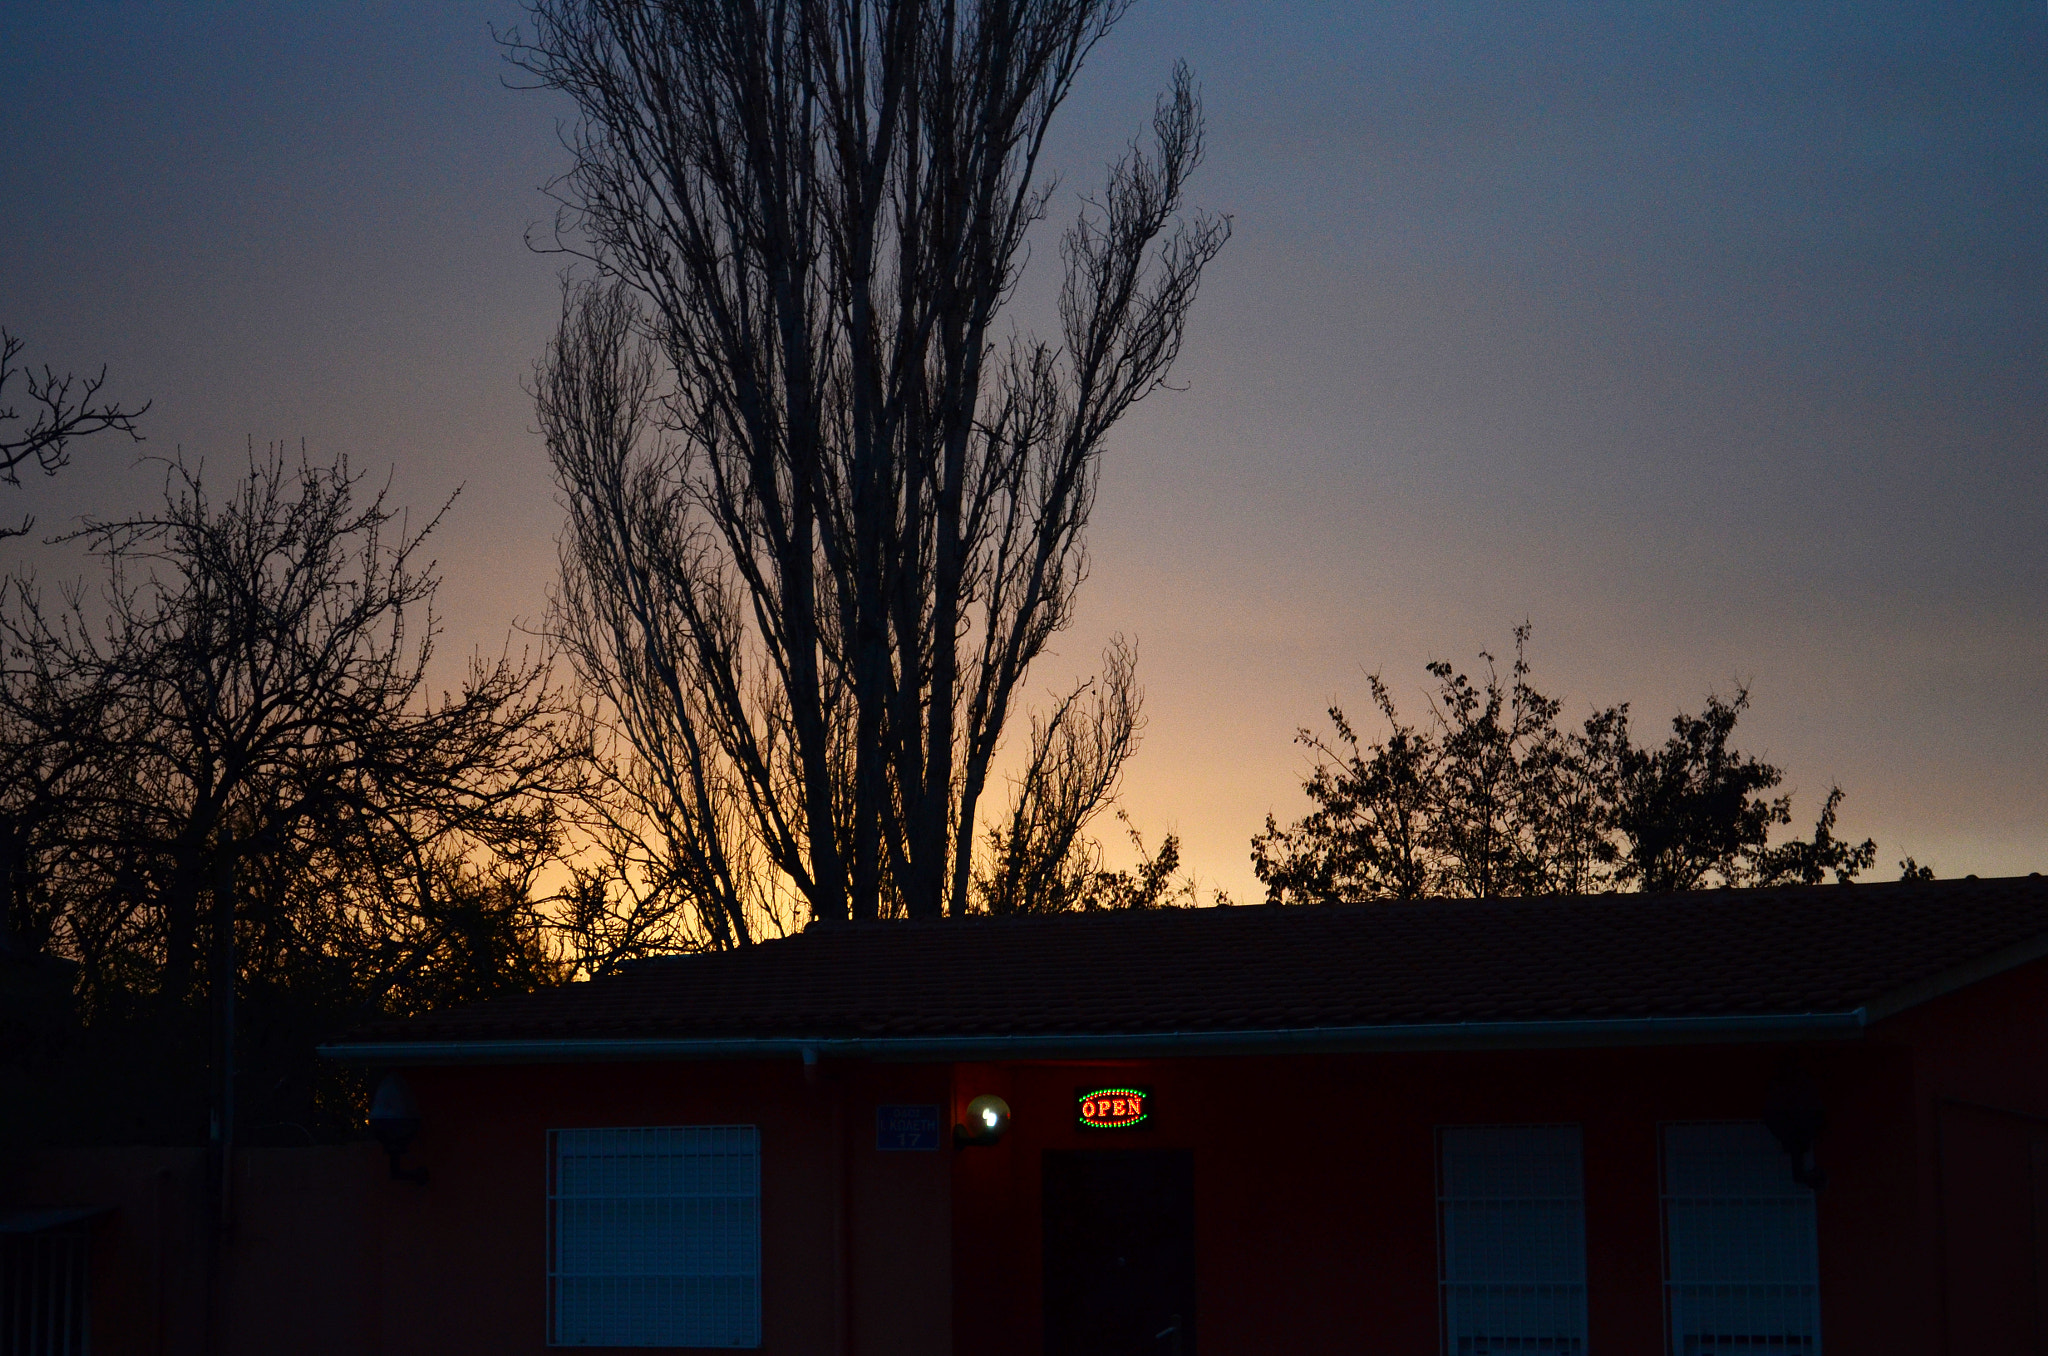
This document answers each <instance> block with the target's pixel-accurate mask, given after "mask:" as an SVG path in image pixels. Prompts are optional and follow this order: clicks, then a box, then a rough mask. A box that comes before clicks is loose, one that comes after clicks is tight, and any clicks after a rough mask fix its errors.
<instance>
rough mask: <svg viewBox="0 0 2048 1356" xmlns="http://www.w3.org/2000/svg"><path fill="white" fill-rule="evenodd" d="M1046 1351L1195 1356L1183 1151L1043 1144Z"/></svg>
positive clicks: (1188, 1157) (1189, 1190)
mask: <svg viewBox="0 0 2048 1356" xmlns="http://www.w3.org/2000/svg"><path fill="white" fill-rule="evenodd" d="M1045 1351H1046V1356H1195V1164H1194V1156H1193V1155H1192V1154H1191V1153H1189V1152H1188V1151H1187V1150H1185V1149H1101V1150H1058V1149H1048V1150H1046V1153H1045Z"/></svg>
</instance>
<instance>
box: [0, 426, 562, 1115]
mask: <svg viewBox="0 0 2048 1356" xmlns="http://www.w3.org/2000/svg"><path fill="white" fill-rule="evenodd" d="M360 484H361V477H360V475H359V474H358V473H356V472H353V471H351V470H350V468H349V466H348V464H347V462H346V461H345V460H338V461H335V462H333V463H331V464H327V465H320V464H314V463H309V462H306V461H303V460H301V461H300V462H298V463H297V464H293V463H291V462H289V461H287V460H286V459H285V458H284V457H283V456H282V455H281V454H280V453H278V452H277V451H275V450H273V451H272V452H271V453H270V454H269V455H267V456H265V457H263V458H261V459H259V460H256V461H255V462H254V464H253V465H252V466H251V468H250V470H249V473H248V475H247V476H246V477H244V478H242V479H241V480H239V481H238V483H236V484H235V485H234V486H233V488H232V489H231V491H230V492H229V493H228V494H227V495H226V496H224V497H221V498H216V497H214V496H213V495H212V494H210V493H209V491H208V490H207V488H206V486H205V485H204V483H203V482H202V479H201V476H200V474H199V472H198V471H197V470H196V469H194V468H192V467H189V466H187V465H185V464H184V463H182V462H174V463H172V464H171V465H170V466H169V469H168V483H167V486H166V493H165V500H164V505H163V507H162V509H161V510H160V511H158V512H154V513H150V514H145V515H141V516H137V517H133V518H127V519H122V520H120V521H115V522H103V523H94V522H89V523H88V524H87V525H86V526H85V527H84V528H83V529H82V530H80V531H79V532H77V533H76V534H74V538H75V539H76V540H79V541H82V542H83V543H84V544H85V545H86V546H87V547H88V549H90V550H91V551H92V552H94V553H95V554H96V555H97V556H98V557H99V558H100V559H101V560H102V561H103V562H104V564H105V566H106V570H107V575H106V584H105V586H104V588H102V589H99V590H93V591H86V590H70V591H67V592H65V593H64V594H63V596H62V598H61V600H59V601H56V602H51V601H49V600H47V599H46V598H45V596H44V594H43V593H42V591H41V590H39V589H38V588H37V587H36V586H35V584H34V582H33V581H32V580H27V579H24V580H17V581H13V583H12V586H11V588H10V591H9V596H8V597H7V598H6V600H5V606H4V608H0V641H4V644H5V656H4V663H0V771H4V772H6V773H7V774H9V775H8V776H7V778H6V780H5V782H4V783H0V830H4V831H5V840H4V846H5V847H6V850H7V861H6V863H5V865H6V866H7V867H9V868H10V870H9V882H8V883H9V885H10V887H11V888H10V889H9V890H8V891H7V892H6V898H7V902H8V903H9V904H10V905H11V908H10V910H9V912H10V913H11V915H12V919H11V921H12V924H13V926H14V927H15V929H16V931H17V932H22V933H29V934H32V938H31V940H32V941H33V942H34V944H35V946H36V949H38V950H47V951H50V952H53V953H56V954H58V955H61V956H65V957H67V958H69V959H71V960H74V961H76V962H78V963H79V964H80V965H81V967H82V974H81V982H80V996H81V1000H82V1002H83V1004H84V1006H85V1008H86V1011H87V1015H88V1016H89V1017H93V1016H98V1015H104V1014H106V1013H109V1012H113V1011H116V1010H119V1009H121V1008H122V1007H123V1006H124V1005H126V1006H127V1007H129V1008H137V1007H138V1005H140V1007H141V1008H146V1010H148V1011H149V1012H150V1013H151V1014H152V1020H154V1021H155V1022H157V1023H159V1024H161V1026H162V1027H163V1029H164V1030H166V1031H178V1030H185V1029H188V1028H189V1027H190V1021H189V1020H188V1019H190V1018H193V1017H196V1016H197V1014H199V1013H200V1012H201V1011H202V1010H204V1009H206V1008H208V1007H210V1008H211V1009H212V1012H213V1016H214V1027H215V1029H216V1030H225V1031H227V1032H229V1033H232V1031H233V1030H234V1029H235V1028H236V1026H237V1024H238V1023H240V1022H244V1021H246V1020H247V1017H248V1014H246V1013H245V1014H243V1016H242V1017H240V1018H238V1017H237V1016H236V1010H235V1006H234V1000H235V997H236V995H237V993H238V992H243V991H249V990H252V989H255V990H262V991H265V992H267V993H269V994H270V995H271V996H272V1000H273V1001H271V1002H270V1003H269V1005H268V1007H267V1009H266V1010H267V1011H268V1012H269V1013H270V1014H271V1016H272V1018H274V1019H275V1020H278V1021H284V1020H285V1017H284V1016H283V1015H281V1014H286V1013H288V1012H292V1011H296V1012H298V1013H299V1017H298V1018H294V1019H292V1020H294V1021H301V1025H303V1023H304V1021H316V1020H323V1021H327V1022H330V1023H331V1022H334V1021H336V1020H346V1019H347V1018H348V1017H349V1016H350V1015H351V1014H354V1015H356V1016H361V1015H365V1014H366V1013H368V1012H370V1011H377V1010H388V1009H390V1008H392V1007H398V1008H404V1007H407V1006H411V1005H413V1003H414V1002H415V1001H427V1000H428V999H431V998H434V997H439V998H443V999H446V998H449V997H460V996H464V995H467V994H473V993H476V992H478V991H480V990H482V989H487V988H488V987H489V986H490V983H489V982H487V980H488V977H489V974H492V973H496V974H498V978H497V980H496V981H491V982H497V983H500V984H502V983H504V982H506V977H507V975H509V976H510V982H511V983H512V984H513V986H514V987H521V986H524V985H527V984H530V983H531V982H533V981H534V980H535V979H537V978H544V977H547V975H548V974H550V973H552V971H551V969H550V961H549V959H548V956H547V954H546V953H547V950H548V944H547V939H546V937H545V935H544V932H543V925H542V922H541V920H540V915H539V913H538V911H537V910H536V909H534V908H532V907H530V906H531V905H532V903H533V901H532V898H531V895H532V890H531V887H532V884H533V879H534V875H535V873H536V872H537V871H538V870H539V868H540V866H541V865H542V864H543V863H544V862H545V861H547V860H548V859H549V858H550V857H551V855H552V854H553V852H554V845H555V840H556V837H557V834H558V832H559V828H560V825H559V818H558V816H557V814H556V811H555V805H556V803H557V801H558V800H559V799H561V798H562V797H564V796H566V795H569V794H570V793H572V792H575V791H577V790H578V789H579V788H578V785H577V779H578V777H579V776H580V773H579V772H578V769H579V768H580V767H581V765H582V759H581V756H580V751H579V749H578V747H577V745H576V744H575V743H574V741H573V739H572V738H570V737H569V731H570V726H569V723H568V722H567V719H566V717H567V715H568V712H567V710H566V709H565V704H564V702H563V700H562V699H561V697H560V696H559V694H558V693H557V692H556V691H555V689H554V688H553V687H552V686H551V684H550V682H549V679H548V676H547V667H546V665H545V663H544V662H542V661H541V660H536V659H529V658H516V657H513V656H512V655H510V654H509V653H508V654H505V655H501V656H499V657H497V658H495V659H488V658H482V657H479V658H478V659H476V660H473V661H472V662H471V665H470V668H469V672H468V674H467V677H466V681H464V682H463V683H462V684H461V685H460V687H459V689H458V690H456V691H454V692H444V693H442V694H440V695H439V696H438V697H436V696H435V695H434V694H433V693H432V691H431V689H430V688H429V683H428V678H429V672H430V666H431V664H432V661H433V654H434V645H433V641H434V637H435V633H436V631H437V630H438V625H437V621H436V619H435V617H434V614H433V610H432V600H433V595H434V592H435V588H436V586H437V583H438V581H437V579H436V577H435V575H434V573H433V569H432V566H431V564H430V563H428V562H427V561H426V560H425V559H424V545H425V540H426V538H427V535H428V534H429V533H430V532H431V531H432V529H433V527H434V522H429V523H428V524H427V525H426V527H424V528H421V529H418V530H410V529H408V528H407V527H406V526H405V524H404V523H403V521H402V519H401V518H400V515H399V513H398V511H397V510H395V509H393V508H391V507H389V506H388V505H387V504H386V503H385V501H384V498H383V496H382V494H377V495H372V496H367V497H363V496H360V495H359V488H360ZM435 521H438V518H437V519H436V520H435ZM499 972H503V973H499ZM513 972H516V973H513ZM437 985H438V988H437V987H436V986H437ZM423 993H424V995H425V996H424V997H421V995H422V994H423ZM280 995H288V996H290V997H291V1001H290V1002H287V1001H286V999H285V998H284V997H280ZM408 995H411V996H410V997H409V996H408ZM294 1005H296V1006H294ZM301 1019H303V1020H301ZM301 1034H302V1035H304V1036H306V1037H308V1039H305V1040H300V1041H297V1042H296V1043H288V1044H290V1045H291V1047H292V1048H293V1049H295V1050H296V1051H297V1052H298V1055H299V1057H300V1061H301V1063H306V1064H310V1060H311V1040H310V1037H311V1036H314V1035H317V1034H318V1032H317V1031H305V1032H302V1033H301ZM223 1096H225V1093H223ZM228 1105H232V1101H230V1102H229V1103H228Z"/></svg>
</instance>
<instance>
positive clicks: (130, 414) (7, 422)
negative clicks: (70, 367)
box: [0, 329, 149, 538]
mask: <svg viewBox="0 0 2048 1356" xmlns="http://www.w3.org/2000/svg"><path fill="white" fill-rule="evenodd" d="M22 347H23V343H22V341H21V340H20V339H18V338H16V337H15V336H14V335H12V334H9V333H8V332H7V331H6V330H5V329H0V480H4V481H5V482H6V483H7V484H9V485H19V484H21V468H22V467H23V466H25V465H27V464H29V463H30V462H33V463H35V464H36V465H37V466H38V467H40V468H41V469H42V471H43V474H45V475H55V474H56V473H57V472H58V470H60V469H61V468H62V467H63V466H64V464H65V463H66V462H67V461H69V460H70V459H71V451H70V449H71V444H72V442H73V441H74V440H75V439H79V438H89V437H91V436H92V435H94V434H96V433H107V432H114V433H121V434H125V435H127V436H128V437H129V438H132V439H134V440H135V441H136V442H141V441H142V435H141V434H140V433H139V432H137V431H136V428H135V421H136V420H137V419H139V418H141V417H142V416H143V414H145V413H147V412H148V410H149V405H148V403H147V402H145V403H143V404H141V405H138V406H136V407H135V408H134V409H129V408H127V407H126V406H123V405H121V404H119V403H117V402H114V401H109V400H103V399H101V398H100V392H101V391H102V390H103V389H104V388H105V387H106V384H107V369H106V368H104V367H102V368H101V369H100V370H99V373H98V374H97V375H96V376H90V377H80V376H78V375H76V374H75V373H71V372H66V373H65V374H64V375H62V376H59V375H58V374H57V373H56V371H55V370H54V369H52V368H50V367H47V366H46V367H44V368H43V370H42V375H41V376H40V377H39V376H37V375H36V373H35V370H34V369H33V368H31V367H29V366H28V365H27V364H26V363H22V362H20V361H18V360H19V358H20V357H21V350H22ZM17 383H18V387H17V389H19V390H20V391H22V392H23V393H24V394H25V395H26V396H27V397H28V405H27V407H26V412H24V409H23V407H21V406H18V405H16V404H14V403H13V397H12V396H11V395H10V394H9V391H8V388H9V387H10V386H16V385H17ZM34 526H35V520H34V519H33V518H28V519H24V520H23V521H22V524H21V526H19V527H0V538H5V537H19V536H22V535H24V534H26V533H27V532H28V531H29V530H30V529H31V528H33V527H34Z"/></svg>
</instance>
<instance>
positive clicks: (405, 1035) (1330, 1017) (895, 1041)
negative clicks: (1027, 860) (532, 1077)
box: [326, 874, 2048, 1062]
mask: <svg viewBox="0 0 2048 1356" xmlns="http://www.w3.org/2000/svg"><path fill="white" fill-rule="evenodd" d="M2044 955H2048V880H2044V879H2043V878H2042V877H2041V876H2039V875H2038V874H2037V875H2033V876H2026V877H2016V878H2010V879H2003V880H1976V879H1967V880H1949V881H1933V882H1925V883H1921V882H1900V883H1893V884H1882V885H1850V886H1799V887H1790V888H1783V889H1769V890H1718V891H1703V892H1697V893H1691V894H1678V895H1664V896H1654V897H1645V896H1642V895H1588V896H1577V897H1569V898H1551V899H1513V900H1432V901H1421V902H1413V903H1369V904H1344V905H1328V906H1299V905H1297V906H1287V907H1281V906H1270V905H1263V906H1254V907H1239V908H1211V909H1182V910H1161V911H1157V912H1141V913H1097V914H1064V915H1051V916H1025V917H1006V918H967V919H947V920H933V921H928V922H881V923H864V924H839V925H832V926H813V927H811V928H809V929H807V930H806V931H805V932H803V933H801V934H800V935H797V936H792V937H788V938H784V939H780V940H776V941H770V942H764V943H761V944H759V945H755V946H751V947H747V948H744V949H740V950H735V951H728V952H715V953H703V954H696V955H690V956H683V957H675V958H666V959H662V960H658V961H648V962H642V963H640V964H637V965H633V966H630V967H628V968H627V969H626V970H624V971H623V972H621V973H619V974H615V975H611V976H608V977H605V978H601V979H596V980H592V981H589V982H585V983H576V984H568V985H564V986H561V987H558V988H553V989H547V990H543V991H540V992H537V993H531V994H522V995H518V996H514V997H507V998H500V999H496V1000H493V1001H491V1002H486V1003H482V1004H478V1005H475V1006H471V1007H465V1008H458V1009H453V1010H450V1011H446V1012H440V1013H434V1014H430V1015H426V1016H421V1017H415V1018H410V1019H404V1020H394V1021H386V1022H381V1023H377V1024H374V1025H371V1026H369V1027H365V1028H363V1029H361V1030H360V1031H358V1032H357V1033H355V1034H354V1035H353V1036H352V1037H351V1039H350V1040H348V1041H347V1042H345V1043H343V1044H341V1045H338V1046H330V1047H327V1049H326V1053H328V1054H329V1055H330V1056H335V1057H343V1058H361V1059H379V1060H384V1061H386V1062H406V1061H432V1062H442V1061H445V1060H459V1059H490V1058H498V1059H514V1060H520V1061H522V1062H549V1061H552V1060H555V1059H568V1058H630V1057H634V1056H636V1055H638V1056H641V1057H659V1058H684V1057H692V1056H696V1057H707V1056H718V1055H741V1054H747V1053H758V1054H769V1053H796V1052H799V1051H806V1052H808V1051H812V1050H816V1051H819V1052H821V1053H842V1054H847V1053H861V1054H869V1055H888V1054H891V1053H894V1054H896V1055H899V1056H904V1057H910V1056H928V1057H947V1056H949V1055H950V1056H952V1057H961V1058H967V1057H977V1056H985V1055H996V1054H1000V1053H1003V1052H1009V1053H1012V1054H1017V1055H1023V1054H1029V1053H1055V1052H1059V1051H1071V1052H1084V1051H1110V1050H1115V1051H1118V1052H1122V1053H1132V1054H1137V1053H1147V1052H1154V1053H1163V1052H1167V1051H1169V1050H1171V1051H1178V1052H1182V1053H1189V1052H1194V1051H1198V1050H1201V1049H1204V1048H1212V1049H1219V1050H1220V1049H1245V1048H1251V1047H1254V1046H1260V1045H1263V1046H1265V1047H1267V1048H1292V1047H1303V1046H1313V1045H1318V1044H1320V1045H1323V1046H1330V1045H1333V1044H1339V1043H1343V1042H1347V1041H1348V1042H1350V1043H1351V1044H1352V1045H1354V1046H1358V1047H1370V1046H1381V1047H1384V1046H1388V1045H1401V1044H1406V1045H1408V1046H1410V1047H1428V1046H1433V1045H1445V1044H1450V1045H1458V1044H1464V1045H1489V1044H1491V1045H1502V1044H1516V1043H1524V1044H1526V1043H1532V1042H1534V1043H1565V1044H1587V1043H1609V1042H1619V1041H1625V1040H1645V1039H1647V1040H1659V1041H1662V1040H1683V1039H1716V1040H1725V1039H1731V1038H1741V1037H1743V1036H1745V1035H1747V1036H1751V1037H1758V1038H1762V1037H1772V1036H1775V1037H1778V1038H1786V1037H1789V1036H1800V1035H1804V1036H1812V1035H1818V1034H1830V1033H1832V1034H1847V1035H1853V1034H1855V1033H1856V1032H1857V1031H1860V1030H1861V1029H1862V1028H1863V1027H1864V1026H1865V1025H1866V1024H1868V1023H1869V1022H1872V1021H1876V1020H1880V1019H1881V1018H1883V1017H1884V1016H1887V1015H1889V1014H1890V1013H1892V1012H1895V1011H1899V1010H1901V1009H1903V1008H1905V1007H1909V1006H1912V1005H1914V1004H1916V1003H1918V1002H1923V1001H1925V1000H1926V999H1928V998H1932V997H1934V996H1936V995H1938V994H1940V993H1943V992H1946V991H1948V990H1951V989H1954V988H1957V987H1960V986H1962V985H1964V984H1968V983H1973V982H1976V981H1977V980H1981V979H1983V978H1986V977H1988V976H1989V975H1992V974H1996V973H1999V972H2001V971H2003V970H2006V969H2009V968H2011V967H2013V966H2015V965H2019V964H2023V963H2025V962H2027V961H2029V960H2034V959H2037V958H2039V957H2042V956H2044Z"/></svg>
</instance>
